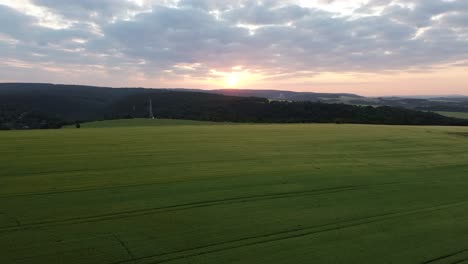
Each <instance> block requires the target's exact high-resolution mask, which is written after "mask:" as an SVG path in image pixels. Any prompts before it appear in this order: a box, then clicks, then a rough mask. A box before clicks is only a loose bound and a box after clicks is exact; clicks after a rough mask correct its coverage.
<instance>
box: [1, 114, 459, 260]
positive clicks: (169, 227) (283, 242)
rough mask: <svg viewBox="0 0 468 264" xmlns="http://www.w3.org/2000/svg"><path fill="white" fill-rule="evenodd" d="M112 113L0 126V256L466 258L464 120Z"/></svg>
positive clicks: (48, 257) (345, 258)
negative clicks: (447, 123)
mask: <svg viewBox="0 0 468 264" xmlns="http://www.w3.org/2000/svg"><path fill="white" fill-rule="evenodd" d="M116 122H120V123H119V125H115V123H114V124H112V123H107V124H106V123H100V125H99V126H100V127H101V128H99V127H98V126H94V127H95V128H92V129H91V128H90V129H87V128H86V127H87V126H86V124H84V125H83V127H82V128H81V129H61V130H40V131H39V130H36V131H4V132H0V263H8V264H9V263H28V264H29V263H48V264H49V263H67V264H68V263H99V264H102V263H122V264H123V263H135V264H141V263H171V264H182V263H208V264H221V263H239V264H240V263H242V264H245V263H252V264H259V263H265V264H267V263H268V264H272V263H273V264H275V263H284V264H291V263H304V264H309V263H360V264H361V263H399V264H400V263H427V264H442V263H468V128H463V127H404V126H367V125H331V124H330V125H329V124H327V125H324V124H320V125H310V124H304V125H301V124H294V125H233V124H226V125H210V124H208V123H206V124H200V123H193V122H188V123H185V124H184V123H181V121H173V122H175V123H174V125H171V121H162V122H163V123H164V125H157V124H156V123H155V124H156V125H148V124H146V125H143V124H142V125H141V126H139V125H138V122H140V121H116ZM127 122H136V124H135V123H133V125H129V123H127ZM155 122H161V121H155ZM143 123H145V122H143Z"/></svg>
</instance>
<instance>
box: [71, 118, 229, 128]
mask: <svg viewBox="0 0 468 264" xmlns="http://www.w3.org/2000/svg"><path fill="white" fill-rule="evenodd" d="M220 124H229V123H222V122H207V121H192V120H178V119H147V118H146V119H145V118H135V119H118V120H110V121H96V122H88V123H82V124H81V127H82V128H106V127H138V126H181V125H220ZM66 128H75V125H70V126H67V127H66Z"/></svg>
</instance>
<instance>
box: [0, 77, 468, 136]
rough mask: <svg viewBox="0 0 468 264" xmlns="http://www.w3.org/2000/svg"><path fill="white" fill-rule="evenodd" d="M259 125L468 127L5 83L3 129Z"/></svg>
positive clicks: (0, 87)
mask: <svg viewBox="0 0 468 264" xmlns="http://www.w3.org/2000/svg"><path fill="white" fill-rule="evenodd" d="M149 98H151V99H152V103H153V112H154V115H155V116H156V117H157V118H173V119H191V120H209V121H217V122H224V121H229V122H258V123H361V124H391V125H468V120H462V119H456V118H449V117H444V116H441V115H438V114H435V113H431V112H419V111H415V110H408V109H404V108H397V107H388V106H382V107H371V106H354V105H345V104H326V103H320V102H289V101H271V100H268V99H265V98H257V97H236V96H225V95H219V94H212V93H204V92H188V91H174V90H165V89H141V88H119V89H115V88H98V87H90V86H73V85H52V84H0V124H1V125H0V127H1V128H3V129H21V128H23V129H25V128H55V127H60V126H61V125H62V124H76V123H77V122H78V123H79V122H83V121H94V120H105V119H120V118H143V117H148V106H149Z"/></svg>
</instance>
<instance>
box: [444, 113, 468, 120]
mask: <svg viewBox="0 0 468 264" xmlns="http://www.w3.org/2000/svg"><path fill="white" fill-rule="evenodd" d="M437 113H438V114H441V115H444V116H448V117H455V118H462V119H468V113H463V112H437Z"/></svg>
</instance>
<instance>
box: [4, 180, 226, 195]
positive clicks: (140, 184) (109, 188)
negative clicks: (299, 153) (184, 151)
mask: <svg viewBox="0 0 468 264" xmlns="http://www.w3.org/2000/svg"><path fill="white" fill-rule="evenodd" d="M221 178H224V177H209V178H199V179H190V180H182V179H181V180H173V181H163V182H153V183H135V184H125V185H116V186H103V187H95V188H82V189H69V190H63V191H46V192H37V193H20V194H11V195H4V196H0V199H8V198H17V197H28V196H43V195H53V194H64V193H80V192H91V191H101V190H113V189H124V188H132V187H144V186H154V185H164V184H173V183H181V182H195V181H209V180H216V179H221Z"/></svg>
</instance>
